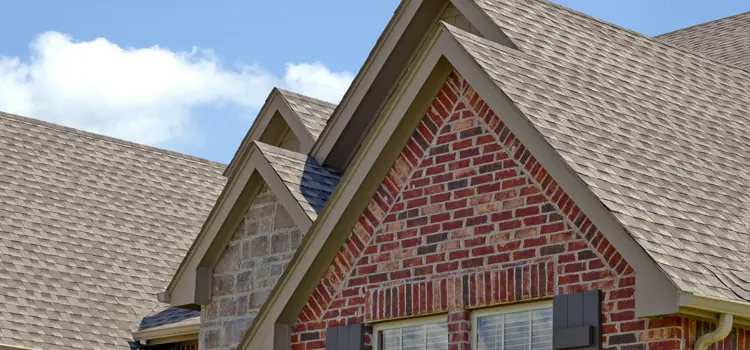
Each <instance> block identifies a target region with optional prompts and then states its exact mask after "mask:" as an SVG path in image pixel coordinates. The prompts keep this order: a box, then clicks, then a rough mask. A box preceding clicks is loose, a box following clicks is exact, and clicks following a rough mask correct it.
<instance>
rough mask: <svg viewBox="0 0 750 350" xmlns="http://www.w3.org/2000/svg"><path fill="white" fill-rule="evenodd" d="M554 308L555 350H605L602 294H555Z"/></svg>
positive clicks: (553, 332) (553, 330)
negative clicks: (603, 343) (573, 349)
mask: <svg viewBox="0 0 750 350" xmlns="http://www.w3.org/2000/svg"><path fill="white" fill-rule="evenodd" d="M552 305H553V309H552V315H553V316H552V319H553V321H552V334H553V335H552V348H553V349H555V350H557V349H571V348H576V349H581V350H599V349H601V348H602V293H601V291H598V290H595V291H589V292H581V293H573V294H565V295H556V296H555V298H554V300H553V302H552Z"/></svg>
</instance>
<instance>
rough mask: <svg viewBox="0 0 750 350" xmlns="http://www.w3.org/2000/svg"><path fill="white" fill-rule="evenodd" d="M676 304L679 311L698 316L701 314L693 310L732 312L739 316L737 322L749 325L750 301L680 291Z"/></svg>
mask: <svg viewBox="0 0 750 350" xmlns="http://www.w3.org/2000/svg"><path fill="white" fill-rule="evenodd" d="M677 305H678V306H679V307H680V311H681V312H683V313H687V314H698V315H699V316H703V315H701V313H697V312H695V310H700V311H705V312H708V313H709V314H723V313H728V314H732V315H734V316H736V317H738V318H739V320H737V321H738V323H740V324H743V325H747V326H750V303H748V302H743V301H737V300H727V299H719V298H715V297H708V296H702V295H696V294H693V293H680V295H679V298H678V303H677Z"/></svg>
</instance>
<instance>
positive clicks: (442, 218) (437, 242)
mask: <svg viewBox="0 0 750 350" xmlns="http://www.w3.org/2000/svg"><path fill="white" fill-rule="evenodd" d="M635 278H636V277H635V275H634V272H633V270H632V268H630V266H629V265H628V264H627V263H626V262H625V260H624V259H623V258H622V257H621V256H620V254H619V253H618V252H617V251H615V249H614V248H613V247H612V246H611V245H610V243H609V242H608V241H607V239H606V238H604V236H603V235H602V233H601V232H599V231H598V230H597V228H596V227H595V226H594V225H593V224H592V223H591V221H589V219H588V218H587V217H586V216H585V215H584V214H583V213H582V212H581V210H580V209H579V208H578V206H577V205H576V204H575V203H573V201H572V200H570V198H569V197H568V195H567V194H566V193H564V191H562V189H561V188H560V187H558V185H557V183H556V182H555V180H554V179H552V178H551V177H550V176H549V175H548V173H547V171H546V170H545V169H543V168H542V167H541V165H540V164H539V163H538V162H537V161H536V159H535V158H534V157H533V156H532V155H531V154H530V153H529V152H528V151H527V150H526V148H525V147H524V145H522V144H521V143H520V142H519V140H518V139H516V137H515V135H514V134H513V133H512V132H511V131H510V130H509V129H508V128H507V127H505V125H504V124H503V123H502V122H501V121H500V119H499V118H498V116H496V115H495V114H494V113H493V112H492V111H490V110H489V108H488V107H487V105H486V104H485V103H484V101H482V100H481V99H480V98H479V96H478V95H477V94H476V93H475V92H474V91H473V89H472V88H471V87H470V86H468V84H467V83H466V82H465V81H464V80H463V79H462V78H461V77H460V76H459V75H457V74H456V73H454V74H452V75H451V77H450V78H449V79H448V81H447V82H446V83H445V85H444V86H443V88H442V89H441V91H440V92H439V94H438V96H437V97H436V98H435V100H434V102H433V104H432V107H431V108H430V109H429V111H428V112H427V113H426V115H425V116H424V118H423V120H422V122H421V123H420V124H419V126H418V127H417V130H416V131H415V132H414V134H413V135H412V137H411V139H410V140H409V141H408V143H407V144H406V147H405V148H404V149H403V151H402V152H401V154H400V156H399V157H398V159H397V160H396V161H395V163H394V165H393V167H392V169H391V170H390V172H389V173H388V175H387V178H386V179H385V180H384V182H383V183H382V184H381V186H380V187H379V189H378V190H377V192H376V194H375V197H374V198H373V199H372V200H371V201H370V203H369V205H368V207H367V209H366V210H365V212H364V213H363V214H362V216H361V217H360V219H359V222H358V224H357V225H356V226H355V228H354V229H353V231H352V232H351V233H350V236H349V238H348V240H347V242H346V244H345V246H344V247H343V248H342V249H341V250H340V252H339V253H338V255H337V257H336V258H335V260H334V262H333V264H332V266H331V267H330V268H329V270H328V272H327V274H326V275H325V277H324V278H323V279H322V281H321V282H320V284H319V286H318V288H317V289H316V290H315V292H314V293H313V295H312V296H311V297H310V299H309V300H308V303H307V304H306V306H305V307H304V308H303V310H302V312H301V314H300V315H299V318H298V321H297V324H296V326H295V328H294V332H293V335H292V343H293V348H294V349H322V348H324V346H325V344H324V339H325V329H326V327H331V326H337V325H343V324H350V323H361V322H368V323H369V322H377V321H385V320H392V319H397V318H403V317H412V316H420V315H428V314H435V313H449V315H450V316H449V318H450V322H451V325H450V327H451V329H450V340H451V343H452V346H451V349H468V346H469V329H468V327H470V326H469V322H468V317H469V315H470V314H469V313H467V312H463V311H461V310H466V309H469V310H470V309H473V308H478V307H484V306H496V305H503V304H507V303H513V302H519V301H527V300H541V299H545V298H549V297H551V296H552V295H554V294H555V293H571V292H577V291H584V290H591V289H599V290H602V294H603V305H602V309H603V313H604V315H603V317H602V321H603V324H604V336H603V338H604V339H603V342H604V344H605V345H604V346H605V348H612V349H615V348H621V349H646V348H649V349H678V348H680V347H681V345H682V343H683V342H686V343H687V342H688V341H686V339H688V332H683V329H688V328H685V327H684V326H683V324H682V323H683V322H689V321H686V320H682V319H679V318H669V319H664V320H656V321H648V320H638V319H636V318H635V311H634V309H635V301H634V285H635ZM368 342H369V339H368ZM636 344H639V345H636Z"/></svg>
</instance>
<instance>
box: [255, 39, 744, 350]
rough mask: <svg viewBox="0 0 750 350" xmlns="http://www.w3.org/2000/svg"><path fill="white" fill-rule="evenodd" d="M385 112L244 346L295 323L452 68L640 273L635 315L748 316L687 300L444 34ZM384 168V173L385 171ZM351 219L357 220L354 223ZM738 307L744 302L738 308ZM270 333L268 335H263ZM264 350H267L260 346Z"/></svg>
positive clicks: (739, 309)
mask: <svg viewBox="0 0 750 350" xmlns="http://www.w3.org/2000/svg"><path fill="white" fill-rule="evenodd" d="M415 64H416V65H417V67H416V68H415V69H413V70H412V71H411V74H409V75H407V76H406V77H405V78H404V79H405V80H406V81H405V83H404V84H402V85H401V86H400V88H399V90H398V91H397V92H396V94H395V95H394V97H393V98H392V99H391V101H390V102H389V104H388V105H387V106H386V108H384V109H383V113H381V115H380V117H379V118H378V121H377V122H376V123H375V124H374V126H373V127H372V129H371V131H370V133H369V135H368V136H367V138H366V139H365V141H364V142H363V144H362V147H361V148H360V150H359V152H358V153H357V155H356V157H355V158H354V159H353V160H352V163H351V165H350V167H349V169H348V170H347V172H346V173H345V175H344V177H343V178H342V179H341V181H340V182H339V186H338V187H337V188H336V190H335V191H334V193H333V194H332V196H331V198H330V199H329V201H328V203H327V204H326V206H325V208H324V209H323V211H322V212H321V213H320V215H319V218H318V220H316V222H315V223H314V224H313V226H312V227H311V229H310V231H309V232H308V234H307V235H306V236H305V238H304V240H303V242H302V244H301V246H300V248H299V249H298V251H297V254H295V256H294V258H293V259H292V261H291V262H290V264H289V267H288V268H287V269H286V271H285V272H284V274H283V276H282V277H281V279H280V280H279V282H278V283H277V284H276V286H275V288H274V290H273V292H272V294H271V295H270V297H269V299H268V301H267V302H266V304H265V305H264V306H263V308H262V309H261V310H260V312H259V314H258V315H257V317H256V319H255V322H254V323H253V325H252V326H251V328H250V329H249V330H248V332H247V333H246V334H245V338H244V340H243V342H242V343H241V348H243V349H272V348H274V349H275V348H277V347H275V346H278V345H279V344H276V345H274V347H272V346H271V345H270V344H269V342H272V340H271V339H269V337H267V335H270V334H271V333H268V332H267V330H270V329H274V327H276V328H278V327H280V326H282V325H291V324H293V322H294V321H295V319H296V316H297V315H298V313H299V311H300V310H301V308H302V307H303V305H304V302H305V301H306V300H307V298H309V296H310V295H311V293H312V291H313V289H314V288H315V286H316V285H317V282H318V281H319V280H320V279H321V278H322V276H323V274H324V273H325V270H326V269H327V267H328V266H329V265H330V263H331V261H332V259H333V258H334V257H335V254H336V252H337V251H338V249H339V248H340V247H341V245H342V243H343V242H344V240H345V239H346V237H347V236H348V233H349V231H350V229H351V227H352V225H353V222H352V220H356V219H357V218H358V217H359V214H361V212H362V211H363V209H364V205H366V203H367V202H368V201H369V199H370V198H371V196H372V194H373V193H374V191H375V189H376V186H377V185H378V184H380V183H381V182H382V180H383V179H384V177H385V175H386V171H387V168H389V166H388V165H389V164H392V162H393V160H394V159H395V157H396V156H397V154H398V153H397V152H398V151H400V150H401V147H403V145H404V144H405V142H406V140H407V139H408V137H409V135H411V132H412V131H413V130H414V127H415V126H416V125H417V123H418V121H419V118H421V116H422V115H423V113H424V111H425V110H426V108H427V104H428V103H429V100H431V99H432V98H433V97H434V93H435V92H436V91H437V89H439V86H440V85H441V84H442V82H444V80H445V78H446V77H447V75H448V74H449V73H450V71H451V70H453V69H455V70H456V71H458V72H459V73H460V74H461V75H462V76H463V77H464V78H465V79H466V80H467V81H468V82H469V84H470V85H471V86H472V87H473V88H474V90H476V91H477V93H478V94H479V95H480V96H483V97H484V100H485V101H486V102H487V103H488V105H489V107H490V108H491V109H492V110H494V111H495V113H496V114H497V115H499V116H501V118H502V120H503V122H504V123H505V124H506V125H508V126H509V127H510V129H511V130H513V132H514V134H515V135H516V136H517V137H518V138H519V139H520V140H521V141H522V142H523V144H524V145H526V146H527V148H528V149H529V151H530V152H531V153H532V154H533V155H534V156H535V158H536V159H537V160H538V161H539V162H540V163H541V164H542V165H543V166H544V168H545V169H547V170H548V172H549V173H550V174H551V175H552V176H553V178H554V179H555V180H556V181H557V182H558V184H559V185H560V186H561V187H562V188H563V189H564V190H565V192H566V193H568V194H569V195H570V197H571V198H572V199H573V200H574V201H575V203H577V204H578V205H579V207H580V208H581V210H582V211H583V212H584V213H586V214H587V215H588V216H589V218H590V219H591V220H592V222H593V223H594V224H595V225H596V226H597V227H598V228H599V229H600V231H601V232H602V233H603V234H604V236H605V237H606V238H607V239H608V240H609V242H610V243H611V244H612V245H613V246H614V247H615V249H617V251H618V252H619V253H620V254H621V255H622V256H623V257H624V258H625V259H626V261H628V262H629V263H630V265H631V266H632V267H633V269H634V270H635V272H636V276H637V278H636V296H635V298H636V314H637V316H638V317H658V316H664V315H671V314H677V313H680V312H683V311H687V310H688V308H692V309H696V310H703V311H706V312H722V311H733V313H735V315H738V316H740V317H747V318H750V304H744V303H733V302H728V301H724V300H718V299H717V300H711V301H709V300H708V299H706V298H702V297H697V296H692V295H691V296H689V297H688V296H687V295H686V294H681V293H679V292H678V289H677V287H676V286H675V285H674V284H673V283H672V281H671V280H670V279H669V278H668V276H667V275H666V274H665V273H664V272H663V271H662V270H661V269H660V268H659V266H658V265H657V264H656V262H655V261H654V260H653V259H652V258H651V257H650V256H649V255H648V254H647V252H646V251H645V250H644V249H643V248H642V247H641V246H640V245H639V244H638V243H637V242H636V241H635V240H634V239H633V237H632V236H631V235H630V234H629V233H628V232H627V231H626V230H625V228H624V227H623V226H622V225H621V224H620V223H619V222H618V221H617V220H616V219H615V218H614V216H613V215H612V214H611V212H610V211H609V210H608V209H607V208H606V207H605V206H604V205H603V204H602V203H601V201H599V200H598V199H597V197H596V196H595V195H594V193H593V192H591V190H590V189H589V188H588V187H587V186H586V184H585V183H584V182H583V181H582V180H581V179H580V177H578V175H577V174H576V173H575V172H574V171H573V170H572V169H571V168H570V167H569V166H568V165H567V163H566V162H565V161H564V160H563V159H562V158H561V157H560V155H559V154H558V153H557V152H556V151H555V150H554V149H553V148H552V146H551V145H550V144H549V143H548V142H547V141H546V140H545V139H544V137H543V136H542V135H541V134H540V133H539V132H538V131H537V129H536V128H535V127H534V126H533V125H532V124H531V122H530V121H529V119H528V118H527V117H526V116H524V115H523V113H522V112H521V111H520V110H519V109H518V108H517V107H516V106H515V104H514V103H513V101H512V100H511V99H510V98H509V97H507V95H506V94H505V93H504V92H503V91H502V90H501V89H500V88H499V87H498V86H497V84H495V83H494V82H493V81H492V79H491V78H490V77H489V76H488V75H487V74H486V72H485V71H484V70H483V69H482V68H481V67H480V66H479V65H478V64H477V62H476V61H474V59H473V58H472V57H471V56H470V55H469V54H468V53H467V52H466V51H465V50H464V48H463V47H462V46H461V45H460V44H459V43H458V42H457V41H456V39H455V38H454V37H453V36H452V35H451V34H450V33H449V32H448V30H447V29H445V28H441V29H439V30H437V32H436V33H435V35H434V37H433V40H431V41H430V43H429V45H428V47H427V50H426V52H425V54H424V55H423V56H421V57H420V58H419V59H418V60H417V61H416V62H415ZM384 168H385V169H386V170H383V169H384ZM352 218H354V219H352ZM740 304H741V305H740ZM261 330H265V331H261ZM261 345H262V346H261Z"/></svg>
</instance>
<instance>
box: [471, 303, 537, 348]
mask: <svg viewBox="0 0 750 350" xmlns="http://www.w3.org/2000/svg"><path fill="white" fill-rule="evenodd" d="M471 321H472V325H471V329H472V339H471V340H472V348H473V349H475V350H551V349H552V303H551V302H544V303H534V304H524V305H518V306H506V307H500V308H493V309H488V310H478V311H475V312H473V313H472V316H471Z"/></svg>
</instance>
